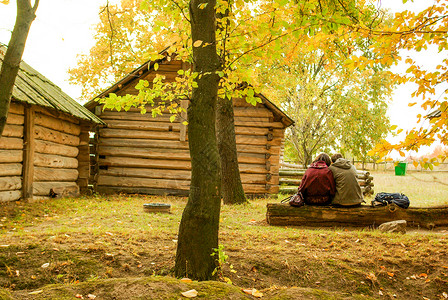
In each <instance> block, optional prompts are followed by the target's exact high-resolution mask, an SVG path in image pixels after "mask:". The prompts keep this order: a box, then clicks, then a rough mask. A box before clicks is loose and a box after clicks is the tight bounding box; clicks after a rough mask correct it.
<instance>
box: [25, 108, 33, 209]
mask: <svg viewBox="0 0 448 300" xmlns="http://www.w3.org/2000/svg"><path fill="white" fill-rule="evenodd" d="M34 120H35V111H34V106H28V107H26V108H25V121H24V137H23V144H24V148H23V176H22V178H23V184H22V193H23V194H22V197H23V199H24V200H25V201H31V200H33V182H34V156H35V147H36V143H35V139H34Z"/></svg>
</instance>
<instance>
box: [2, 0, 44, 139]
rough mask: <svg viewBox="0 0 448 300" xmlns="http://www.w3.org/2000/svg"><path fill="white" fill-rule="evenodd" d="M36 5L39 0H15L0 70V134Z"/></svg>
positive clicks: (4, 122) (34, 15)
mask: <svg viewBox="0 0 448 300" xmlns="http://www.w3.org/2000/svg"><path fill="white" fill-rule="evenodd" d="M8 2H9V1H5V0H3V1H1V2H0V3H4V4H8ZM38 5H39V0H35V1H34V5H31V0H17V17H16V23H15V24H14V29H13V31H12V34H11V39H10V41H9V44H8V48H7V49H6V53H5V56H4V58H3V62H2V68H1V70H0V136H1V134H2V133H3V129H4V128H5V125H6V119H7V118H8V111H9V105H10V103H11V96H12V90H13V87H14V82H15V81H16V77H17V73H18V72H19V67H20V62H21V60H22V55H23V51H24V50H25V43H26V39H27V37H28V32H29V31H30V27H31V23H32V22H33V20H34V19H35V18H36V10H37V6H38ZM0 51H3V50H0Z"/></svg>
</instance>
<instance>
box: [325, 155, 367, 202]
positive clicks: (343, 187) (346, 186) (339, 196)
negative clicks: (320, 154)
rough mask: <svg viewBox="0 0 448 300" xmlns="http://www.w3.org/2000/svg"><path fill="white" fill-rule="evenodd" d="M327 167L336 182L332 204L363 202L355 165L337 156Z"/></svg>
mask: <svg viewBox="0 0 448 300" xmlns="http://www.w3.org/2000/svg"><path fill="white" fill-rule="evenodd" d="M329 169H330V170H331V172H332V173H333V177H334V180H335V182H336V194H335V196H334V198H333V202H332V204H336V205H343V206H352V205H358V204H361V203H362V202H364V199H363V197H362V192H361V187H360V186H359V183H358V179H357V177H356V169H355V167H354V166H353V165H352V164H351V163H350V162H349V161H348V160H346V159H343V158H338V160H336V161H335V162H334V163H333V164H332V165H331V166H330V167H329Z"/></svg>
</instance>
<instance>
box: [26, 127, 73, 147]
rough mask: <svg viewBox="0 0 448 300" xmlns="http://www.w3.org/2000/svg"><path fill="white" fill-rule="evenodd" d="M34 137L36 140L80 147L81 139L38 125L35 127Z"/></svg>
mask: <svg viewBox="0 0 448 300" xmlns="http://www.w3.org/2000/svg"><path fill="white" fill-rule="evenodd" d="M34 135H35V138H36V139H39V140H44V141H49V142H54V143H59V144H64V145H69V146H75V147H77V146H78V145H79V137H78V136H74V135H71V134H67V133H62V132H59V131H55V130H52V129H49V128H45V127H42V126H38V125H36V126H35V127H34Z"/></svg>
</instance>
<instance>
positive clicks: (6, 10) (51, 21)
mask: <svg viewBox="0 0 448 300" xmlns="http://www.w3.org/2000/svg"><path fill="white" fill-rule="evenodd" d="M109 2H112V3H114V2H118V0H114V1H109ZM105 3H106V0H41V1H40V3H39V7H38V9H37V12H36V15H37V17H36V19H35V20H34V22H33V23H32V25H31V29H30V33H29V36H28V40H27V42H26V47H25V52H24V55H23V57H22V59H23V60H24V61H26V62H27V63H28V64H29V65H31V66H32V67H33V68H34V69H36V70H37V71H39V72H40V73H42V74H43V75H44V76H46V77H47V78H48V79H50V80H51V81H52V82H54V83H55V84H56V85H58V86H59V87H60V88H61V89H62V90H63V91H64V92H65V93H67V94H68V95H69V96H71V97H72V98H73V99H75V100H78V99H79V97H80V94H81V88H80V87H79V86H74V85H71V84H69V82H68V78H69V76H68V74H67V70H68V69H69V68H72V67H75V66H76V63H77V55H79V54H88V53H89V50H90V48H91V47H92V46H93V45H94V39H93V37H94V27H95V24H97V23H98V22H99V17H98V12H99V9H100V6H101V5H104V4H105ZM431 3H432V1H431V0H415V1H414V2H411V1H408V2H407V3H406V4H403V2H402V0H380V1H378V4H379V5H381V7H384V8H389V9H390V10H391V12H398V11H401V10H404V9H407V10H413V11H416V12H418V11H420V10H422V9H423V8H426V7H427V6H428V5H430V4H431ZM15 16H16V2H15V0H11V2H10V4H9V5H3V4H0V42H1V43H3V44H7V43H8V41H9V38H10V35H11V31H12V28H13V27H14V22H15ZM404 54H405V55H409V56H411V57H412V58H413V59H415V60H416V61H417V62H418V63H419V64H421V65H423V66H425V67H426V66H432V65H435V63H436V62H437V61H438V60H440V59H441V57H442V55H440V54H437V51H431V52H428V53H417V54H416V53H404ZM445 56H446V54H445ZM396 68H398V69H400V68H401V69H403V66H398V67H396ZM413 90H414V87H413V85H412V84H406V85H403V86H399V87H397V89H396V90H395V91H394V94H393V95H392V98H391V101H390V105H389V111H388V116H389V117H390V119H391V123H392V124H395V125H398V126H399V127H400V128H403V129H404V130H408V129H411V128H412V127H414V126H416V120H417V119H416V115H417V114H418V113H421V108H419V106H418V105H415V106H414V107H412V108H411V107H408V105H407V104H408V103H409V102H415V100H413V99H411V93H412V91H413ZM389 139H392V140H397V138H389ZM427 151H429V149H425V151H424V152H427Z"/></svg>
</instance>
